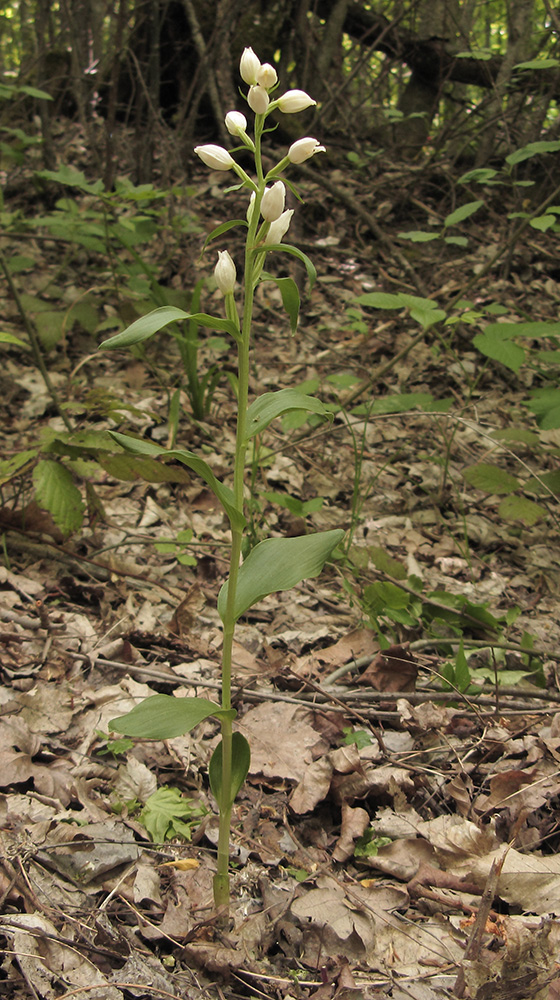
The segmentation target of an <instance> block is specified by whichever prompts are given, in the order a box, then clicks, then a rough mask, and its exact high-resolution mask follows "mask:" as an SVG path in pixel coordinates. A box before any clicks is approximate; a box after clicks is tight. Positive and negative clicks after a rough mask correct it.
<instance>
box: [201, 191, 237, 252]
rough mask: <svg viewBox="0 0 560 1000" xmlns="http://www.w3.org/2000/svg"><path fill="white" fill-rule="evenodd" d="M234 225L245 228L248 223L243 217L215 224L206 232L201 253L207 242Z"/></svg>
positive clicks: (221, 234)
mask: <svg viewBox="0 0 560 1000" xmlns="http://www.w3.org/2000/svg"><path fill="white" fill-rule="evenodd" d="M236 186H237V185H236ZM234 226H245V228H247V226H248V223H247V221H246V220H245V219H228V221H227V222H222V224H221V225H219V226H216V228H215V229H213V230H212V232H211V233H208V236H207V237H206V239H205V241H204V246H203V248H202V253H204V251H205V250H206V247H207V246H208V244H209V243H211V241H212V240H215V239H217V238H218V236H223V234H224V233H227V232H228V231H229V230H230V229H233V228H234Z"/></svg>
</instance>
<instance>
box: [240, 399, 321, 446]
mask: <svg viewBox="0 0 560 1000" xmlns="http://www.w3.org/2000/svg"><path fill="white" fill-rule="evenodd" d="M288 410H307V411H309V412H310V413H319V414H321V416H324V417H331V419H332V414H330V413H329V411H328V410H327V409H326V407H325V406H324V405H323V403H322V402H321V401H320V400H319V399H316V398H315V396H307V395H306V394H305V393H303V392H300V391H299V390H298V389H279V390H278V392H265V393H263V395H262V396H258V397H257V399H255V400H253V402H252V403H251V405H250V407H249V409H248V410H247V430H246V432H245V441H250V439H251V438H252V437H254V436H255V434H260V432H261V431H263V430H264V429H265V427H268V425H269V424H270V423H271V422H272V421H273V420H274V419H275V418H276V417H279V416H280V415H281V414H282V413H286V412H287V411H288Z"/></svg>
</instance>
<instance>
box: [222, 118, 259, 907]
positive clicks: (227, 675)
mask: <svg viewBox="0 0 560 1000" xmlns="http://www.w3.org/2000/svg"><path fill="white" fill-rule="evenodd" d="M263 125H264V115H257V116H256V120H255V165H256V171H257V180H258V186H257V191H256V193H255V201H254V203H253V214H252V216H251V221H250V223H249V230H248V233H247V242H246V245H245V272H244V279H243V280H244V301H243V319H242V323H241V337H240V340H239V344H238V360H237V372H238V399H237V430H236V435H235V464H234V473H233V494H234V498H235V506H236V507H237V509H238V510H239V511H240V512H241V513H243V510H244V500H243V486H244V480H245V459H246V454H247V440H246V428H247V407H248V400H249V359H250V348H251V323H252V318H253V299H254V284H255V281H254V267H255V257H254V253H253V249H254V245H255V239H256V234H257V228H258V222H259V215H260V207H261V199H262V196H263V192H264V187H265V185H264V178H263V170H262V160H261V135H262V130H263ZM228 298H229V297H228ZM231 305H232V304H231V302H226V310H227V311H228V315H229V313H230V312H231ZM230 318H231V317H230ZM242 542H243V531H242V529H239V528H233V527H232V531H231V556H230V566H229V577H228V596H227V603H226V609H225V613H224V641H223V648H222V708H223V709H225V710H226V711H227V710H229V709H230V708H231V667H232V651H233V637H234V632H235V623H236V620H237V619H236V614H235V598H236V593H237V579H238V575H239V564H240V560H241V547H242ZM221 730H222V732H221V735H222V801H221V802H219V803H218V808H219V831H218V859H217V871H216V875H215V877H214V903H215V905H216V907H219V906H227V905H228V903H229V875H228V867H229V838H230V828H231V809H232V802H231V794H230V788H231V774H232V724H231V719H230V718H223V719H222V724H221Z"/></svg>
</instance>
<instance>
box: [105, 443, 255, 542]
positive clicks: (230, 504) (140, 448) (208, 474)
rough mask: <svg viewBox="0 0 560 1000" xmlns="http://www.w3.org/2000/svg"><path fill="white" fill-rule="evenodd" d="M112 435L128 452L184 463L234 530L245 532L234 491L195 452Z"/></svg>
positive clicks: (243, 521) (243, 519)
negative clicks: (218, 502)
mask: <svg viewBox="0 0 560 1000" xmlns="http://www.w3.org/2000/svg"><path fill="white" fill-rule="evenodd" d="M110 434H111V437H112V438H113V439H114V440H115V441H116V442H117V444H120V445H121V447H122V448H124V449H125V450H126V451H131V452H133V453H134V454H135V455H153V456H156V455H157V456H159V457H165V458H173V459H176V461H178V462H182V463H183V465H187V466H188V467H189V469H192V470H193V472H196V473H197V475H199V476H200V478H201V479H203V480H204V482H205V483H206V485H207V486H208V487H209V488H210V489H211V490H212V493H213V494H214V496H216V497H217V498H218V500H219V501H220V503H221V505H222V507H223V508H224V510H225V512H226V514H227V516H228V518H229V522H230V524H231V526H232V528H236V529H237V530H239V531H242V530H243V528H244V527H245V518H244V517H243V514H242V512H241V511H240V510H238V509H237V507H236V505H235V498H234V495H233V490H230V488H229V486H224V484H223V483H221V482H220V480H219V479H216V476H215V475H214V473H213V472H212V469H211V468H210V466H209V465H207V463H206V462H205V461H204V459H202V458H199V456H198V455H195V454H194V452H192V451H186V450H185V449H183V448H174V449H173V451H168V450H167V449H166V448H162V447H161V445H158V444H154V443H153V442H152V441H141V440H140V439H139V438H131V437H128V435H127V434H119V433H118V432H117V431H110Z"/></svg>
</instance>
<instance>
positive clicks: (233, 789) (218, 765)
mask: <svg viewBox="0 0 560 1000" xmlns="http://www.w3.org/2000/svg"><path fill="white" fill-rule="evenodd" d="M231 744H232V745H231V783H230V786H229V790H228V791H227V792H226V793H225V794H224V789H223V788H222V741H221V740H220V742H219V743H218V746H217V747H216V749H215V750H214V753H213V754H212V757H211V758H210V764H209V766H208V777H209V779H210V788H211V790H212V795H213V796H214V798H215V799H216V802H217V803H218V807H219V808H220V810H222V809H229V808H230V807H231V806H232V805H233V802H234V799H235V796H236V795H237V793H238V791H239V789H240V788H241V785H242V784H243V782H244V781H245V778H246V777H247V773H248V771H249V764H250V763H251V749H250V747H249V744H248V742H247V740H246V739H245V737H244V736H243V735H242V733H233V734H232V737H231Z"/></svg>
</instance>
